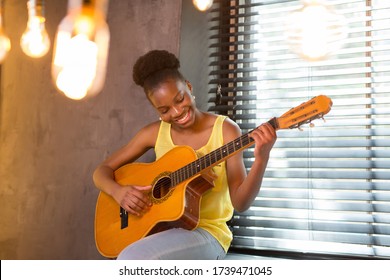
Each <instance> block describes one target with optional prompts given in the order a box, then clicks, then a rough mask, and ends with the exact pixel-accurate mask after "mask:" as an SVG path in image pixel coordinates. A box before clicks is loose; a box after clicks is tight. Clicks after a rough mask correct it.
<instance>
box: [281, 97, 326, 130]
mask: <svg viewBox="0 0 390 280" xmlns="http://www.w3.org/2000/svg"><path fill="white" fill-rule="evenodd" d="M332 104H333V103H332V100H331V99H330V98H329V97H327V96H325V95H318V96H316V97H313V98H312V99H310V100H309V101H306V102H304V103H302V104H301V105H299V106H296V107H294V108H292V109H290V110H289V111H287V112H286V113H284V114H283V115H281V116H280V117H279V118H277V120H276V122H277V127H276V129H287V128H299V127H300V126H301V125H303V124H305V123H310V122H311V121H312V120H315V119H319V118H323V116H324V115H326V114H327V113H328V112H329V111H330V109H331V107H332Z"/></svg>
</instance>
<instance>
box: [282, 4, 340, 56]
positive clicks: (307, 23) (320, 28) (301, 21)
mask: <svg viewBox="0 0 390 280" xmlns="http://www.w3.org/2000/svg"><path fill="white" fill-rule="evenodd" d="M302 2H303V7H302V8H301V9H299V10H297V11H295V12H293V13H291V14H290V15H289V17H288V19H287V36H288V42H289V43H290V46H291V49H292V50H293V51H294V52H295V53H297V54H298V55H300V56H301V57H303V58H305V59H307V60H314V61H315V60H321V59H324V58H326V57H327V56H328V55H329V54H330V53H332V52H334V51H336V50H337V49H339V48H340V47H341V46H342V44H343V40H344V39H345V38H346V35H347V32H346V24H345V20H344V17H343V16H341V15H338V14H336V13H335V12H334V11H333V10H332V9H331V8H330V7H329V6H327V5H326V4H325V2H324V1H321V0H302Z"/></svg>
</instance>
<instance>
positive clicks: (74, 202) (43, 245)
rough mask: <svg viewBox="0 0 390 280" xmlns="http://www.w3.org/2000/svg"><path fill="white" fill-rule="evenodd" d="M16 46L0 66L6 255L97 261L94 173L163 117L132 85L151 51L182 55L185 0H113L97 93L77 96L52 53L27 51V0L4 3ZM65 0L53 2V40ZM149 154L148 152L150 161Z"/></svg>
mask: <svg viewBox="0 0 390 280" xmlns="http://www.w3.org/2000/svg"><path fill="white" fill-rule="evenodd" d="M4 2H5V7H4V11H3V12H4V15H5V16H4V19H5V29H6V31H7V33H8V35H9V36H10V38H11V41H12V44H13V46H12V50H11V52H10V54H9V56H8V58H7V59H6V61H5V62H4V63H3V65H2V66H1V92H0V98H1V99H0V110H1V111H0V208H1V212H0V259H99V258H101V256H100V255H99V254H98V252H97V250H96V248H95V243H94V232H93V218H94V210H95V209H94V207H95V202H96V198H97V195H98V191H97V190H96V189H95V187H94V186H93V183H92V178H91V175H92V172H93V170H94V168H95V167H96V165H97V164H98V163H99V162H100V161H102V160H103V159H104V157H105V156H106V155H107V154H109V153H111V152H112V151H114V150H115V149H117V148H119V147H120V146H121V145H123V144H125V143H126V142H127V141H128V140H129V139H130V138H131V137H132V135H133V134H134V133H135V132H136V131H137V129H138V128H140V127H141V126H143V125H145V124H146V123H148V122H150V121H152V120H155V119H156V118H157V115H156V114H155V112H154V110H153V109H152V108H151V107H150V105H149V104H148V102H147V101H146V100H145V98H144V95H143V92H142V90H141V89H140V88H138V87H137V86H135V85H134V84H133V82H132V79H131V75H132V65H133V64H134V62H135V60H136V58H137V57H138V56H139V55H140V54H143V53H144V52H146V51H147V50H150V49H154V48H160V49H168V50H170V51H172V52H174V53H178V52H179V39H180V36H179V35H180V20H181V5H182V3H181V0H174V1H172V0H126V1H124V0H111V1H110V3H109V7H108V15H107V21H108V24H109V27H110V32H111V44H110V53H109V62H108V71H107V78H106V84H105V87H104V90H103V92H101V93H100V94H99V95H98V96H96V97H94V98H92V99H89V100H84V101H83V100H82V101H73V100H70V99H67V98H66V97H64V96H62V95H60V94H59V93H57V91H56V90H55V88H54V87H53V85H52V81H51V78H50V67H51V66H50V65H51V57H52V52H51V51H50V53H49V54H47V55H46V56H45V57H43V58H39V59H33V58H29V57H27V56H25V55H24V54H23V53H22V51H21V49H20V46H19V38H20V36H21V34H22V33H23V31H24V29H25V26H26V20H27V11H26V1H25V0H13V1H4ZM66 9H67V1H66V0H56V1H46V14H47V23H46V26H47V29H48V32H49V35H50V38H51V40H52V42H53V40H54V34H55V31H56V28H57V26H58V24H59V22H60V21H61V19H62V18H63V17H64V16H65V13H66ZM146 159H147V158H146Z"/></svg>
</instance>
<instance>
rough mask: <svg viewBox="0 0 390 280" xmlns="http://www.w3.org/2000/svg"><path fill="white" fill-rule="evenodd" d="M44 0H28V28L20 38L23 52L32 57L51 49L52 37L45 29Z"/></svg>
mask: <svg viewBox="0 0 390 280" xmlns="http://www.w3.org/2000/svg"><path fill="white" fill-rule="evenodd" d="M44 4H45V2H44V0H28V2H27V9H28V21H27V28H26V30H25V31H24V33H23V35H22V37H21V38H20V46H21V47H22V50H23V52H24V53H25V54H26V55H28V56H31V57H42V56H44V55H45V54H46V53H47V52H48V51H49V49H50V38H49V35H48V34H47V31H46V29H45V21H46V18H45V7H44Z"/></svg>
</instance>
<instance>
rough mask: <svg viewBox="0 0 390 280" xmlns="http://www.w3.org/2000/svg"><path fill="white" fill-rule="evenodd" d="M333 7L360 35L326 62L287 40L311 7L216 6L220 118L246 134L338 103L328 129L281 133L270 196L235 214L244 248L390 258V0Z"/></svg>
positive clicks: (256, 0) (348, 1)
mask: <svg viewBox="0 0 390 280" xmlns="http://www.w3.org/2000/svg"><path fill="white" fill-rule="evenodd" d="M328 4H330V5H332V6H333V7H334V9H335V10H336V11H337V12H338V13H340V14H343V15H344V17H345V18H346V20H347V22H348V30H349V33H348V38H347V39H346V41H345V44H344V45H343V47H342V48H341V49H340V50H339V51H337V52H335V53H334V54H332V55H331V56H330V57H328V58H327V59H326V60H323V61H319V62H307V61H305V60H303V59H301V58H299V57H298V56H297V55H295V54H294V53H292V52H291V51H290V49H289V46H288V44H287V41H286V36H285V33H284V30H285V26H284V22H285V18H286V16H287V15H288V14H289V13H291V12H292V11H294V10H296V9H298V8H299V7H301V2H300V1H296V0H295V1H291V0H290V1H286V0H285V1H277V0H263V1H261V0H226V1H223V0H220V1H215V3H214V6H213V8H212V10H211V11H210V20H209V23H210V33H211V34H210V46H211V49H212V51H211V54H210V61H211V62H210V69H211V70H210V77H211V78H210V92H209V96H210V98H209V102H210V111H214V112H217V113H220V114H225V115H228V116H229V117H230V118H232V119H233V120H235V121H236V122H237V123H238V124H239V125H240V126H241V128H242V130H243V133H245V132H247V131H248V130H250V129H253V128H255V127H256V126H258V125H260V124H261V123H263V122H265V121H267V120H269V119H271V118H272V117H275V116H276V117H277V116H279V115H281V114H283V113H284V112H285V111H287V110H289V109H290V108H292V107H295V106H297V105H299V104H300V103H302V102H304V101H307V100H309V99H310V98H312V97H314V96H317V95H320V94H323V95H327V96H328V97H330V98H331V99H332V101H333V107H332V110H331V111H330V113H329V114H328V115H327V116H326V117H325V120H326V122H323V121H322V120H316V121H314V125H315V126H314V127H313V128H310V127H309V126H303V127H302V128H303V130H302V131H301V130H298V129H295V130H280V131H278V140H277V143H276V145H275V147H274V149H273V150H272V153H271V159H270V161H269V164H268V168H267V172H266V176H265V178H264V181H263V185H262V188H261V191H260V193H259V196H258V197H257V199H256V200H255V201H254V203H253V205H252V207H251V208H250V209H249V210H248V211H246V212H244V213H236V214H235V215H234V218H233V219H232V229H233V233H234V241H233V244H232V247H233V248H248V249H254V250H276V251H283V252H308V253H318V254H322V253H323V254H332V255H345V256H365V257H378V258H388V257H390V2H389V1H381V0H371V1H369V0H333V1H331V0H329V1H328ZM218 85H221V92H220V94H217V93H216V92H217V88H218ZM252 154H253V148H249V149H247V150H246V151H245V153H244V157H245V163H246V166H247V168H248V170H249V169H250V167H251V163H252V162H253V158H252Z"/></svg>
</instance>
